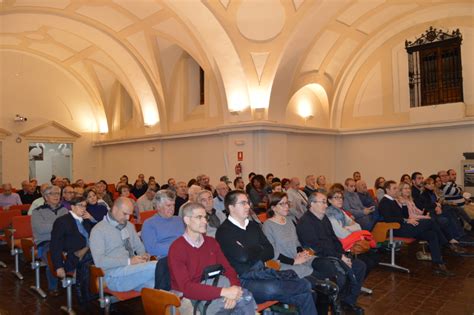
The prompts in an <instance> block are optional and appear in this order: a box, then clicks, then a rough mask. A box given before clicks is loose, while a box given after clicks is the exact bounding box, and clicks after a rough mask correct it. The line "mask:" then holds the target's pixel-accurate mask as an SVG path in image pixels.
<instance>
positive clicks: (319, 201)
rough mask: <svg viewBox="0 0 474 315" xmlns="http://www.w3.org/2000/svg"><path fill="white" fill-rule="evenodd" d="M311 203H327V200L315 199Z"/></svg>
mask: <svg viewBox="0 0 474 315" xmlns="http://www.w3.org/2000/svg"><path fill="white" fill-rule="evenodd" d="M313 203H320V204H327V203H328V202H327V200H315V201H313Z"/></svg>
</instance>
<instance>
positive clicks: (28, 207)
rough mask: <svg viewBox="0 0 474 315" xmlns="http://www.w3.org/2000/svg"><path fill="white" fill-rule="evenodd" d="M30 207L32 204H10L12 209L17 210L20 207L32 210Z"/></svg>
mask: <svg viewBox="0 0 474 315" xmlns="http://www.w3.org/2000/svg"><path fill="white" fill-rule="evenodd" d="M30 207H31V204H23V205H13V206H10V210H16V209H20V210H23V211H25V210H30Z"/></svg>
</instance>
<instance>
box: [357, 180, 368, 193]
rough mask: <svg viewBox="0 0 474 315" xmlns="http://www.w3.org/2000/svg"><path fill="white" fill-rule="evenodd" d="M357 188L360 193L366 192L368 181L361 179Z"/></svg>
mask: <svg viewBox="0 0 474 315" xmlns="http://www.w3.org/2000/svg"><path fill="white" fill-rule="evenodd" d="M356 189H357V191H358V192H360V193H366V192H367V183H366V182H365V180H363V179H361V180H358V181H357V182H356Z"/></svg>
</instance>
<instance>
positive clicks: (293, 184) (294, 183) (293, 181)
mask: <svg viewBox="0 0 474 315" xmlns="http://www.w3.org/2000/svg"><path fill="white" fill-rule="evenodd" d="M290 187H291V188H293V189H298V188H299V187H300V180H299V178H298V177H293V178H292V179H291V180H290Z"/></svg>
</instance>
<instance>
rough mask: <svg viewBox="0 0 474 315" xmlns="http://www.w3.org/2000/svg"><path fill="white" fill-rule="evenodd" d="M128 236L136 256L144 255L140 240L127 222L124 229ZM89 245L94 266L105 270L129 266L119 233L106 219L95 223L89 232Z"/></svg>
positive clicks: (126, 252)
mask: <svg viewBox="0 0 474 315" xmlns="http://www.w3.org/2000/svg"><path fill="white" fill-rule="evenodd" d="M125 229H126V230H127V232H128V234H129V236H130V245H131V246H132V248H133V250H134V251H135V253H136V254H137V255H143V254H144V253H145V247H144V246H143V244H142V242H141V241H140V238H139V237H138V234H137V232H136V231H135V227H134V226H133V225H132V224H131V223H130V222H127V226H126V227H125ZM89 245H90V248H91V253H92V257H93V258H94V264H95V265H96V266H97V267H99V268H102V269H104V271H105V272H107V270H109V269H112V268H117V267H123V266H127V265H128V264H129V258H130V257H129V255H128V251H127V250H126V249H125V245H124V243H123V241H122V237H121V232H120V231H119V230H118V229H117V228H115V227H113V226H112V225H111V224H110V223H109V221H108V220H107V217H105V218H104V219H103V220H102V221H100V222H99V223H97V224H96V225H95V226H94V228H93V229H92V231H91V235H90V239H89Z"/></svg>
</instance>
